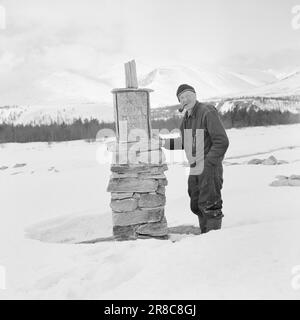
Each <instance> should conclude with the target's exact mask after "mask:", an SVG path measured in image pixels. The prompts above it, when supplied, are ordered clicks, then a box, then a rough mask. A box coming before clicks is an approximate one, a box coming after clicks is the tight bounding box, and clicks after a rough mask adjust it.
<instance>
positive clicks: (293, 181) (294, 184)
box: [289, 178, 300, 187]
mask: <svg viewBox="0 0 300 320" xmlns="http://www.w3.org/2000/svg"><path fill="white" fill-rule="evenodd" d="M289 186H292V187H300V180H299V179H291V178H290V179H289Z"/></svg>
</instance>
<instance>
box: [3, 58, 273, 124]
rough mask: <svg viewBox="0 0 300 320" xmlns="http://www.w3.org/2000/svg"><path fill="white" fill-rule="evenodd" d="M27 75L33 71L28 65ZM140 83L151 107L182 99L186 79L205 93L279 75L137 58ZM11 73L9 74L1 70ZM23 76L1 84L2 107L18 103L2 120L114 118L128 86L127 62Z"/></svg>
mask: <svg viewBox="0 0 300 320" xmlns="http://www.w3.org/2000/svg"><path fill="white" fill-rule="evenodd" d="M22 72H24V73H25V74H31V72H28V70H23V71H22ZM137 75H138V80H139V86H140V87H146V88H150V89H153V90H154V92H153V93H151V107H152V108H158V107H165V106H168V105H172V104H177V103H178V101H177V98H176V94H175V93H176V89H174V88H177V87H178V86H179V85H180V84H182V83H189V84H192V85H193V86H194V87H195V89H196V91H197V93H198V96H199V98H201V99H208V98H211V97H215V96H224V95H232V94H237V93H239V92H242V91H243V92H244V91H246V92H248V91H249V90H253V89H255V88H257V87H260V86H263V85H266V84H268V83H270V82H273V81H275V80H276V77H275V76H274V75H272V74H270V73H268V72H265V71H260V70H256V69H249V68H248V69H247V68H231V69H229V68H225V67H213V66H207V67H204V66H201V67H194V66H187V65H185V66H182V65H166V66H158V67H156V68H154V67H153V66H149V65H146V64H144V63H143V62H141V61H137ZM1 78H3V79H4V78H5V73H3V74H2V73H0V80H1ZM19 82H20V80H19V79H13V80H12V79H11V80H10V81H9V82H5V81H4V80H3V83H4V85H2V86H1V88H0V94H1V102H0V107H1V106H2V107H3V106H16V105H18V106H19V107H18V108H9V109H5V110H3V109H1V108H0V123H1V122H4V121H5V122H13V123H17V124H19V123H21V124H27V123H30V122H36V123H49V122H51V121H58V122H60V121H62V120H64V121H65V122H71V121H72V120H73V119H74V118H79V117H80V118H82V119H85V118H97V119H99V120H112V115H113V112H112V109H113V97H112V94H111V89H112V88H122V87H124V86H125V76H124V65H123V64H118V65H115V66H113V67H111V68H108V71H106V72H103V73H101V74H99V75H98V74H93V75H91V74H85V73H84V72H78V71H74V70H69V69H68V70H60V71H56V72H53V71H52V70H47V71H45V70H44V71H43V72H42V71H40V72H38V74H37V75H36V76H35V78H34V79H32V81H29V82H27V83H26V84H25V85H24V82H22V83H19Z"/></svg>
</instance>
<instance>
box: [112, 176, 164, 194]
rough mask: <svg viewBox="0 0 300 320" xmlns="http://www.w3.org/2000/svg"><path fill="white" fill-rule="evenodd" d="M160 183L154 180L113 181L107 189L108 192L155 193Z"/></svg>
mask: <svg viewBox="0 0 300 320" xmlns="http://www.w3.org/2000/svg"><path fill="white" fill-rule="evenodd" d="M157 187H158V182H157V181H155V180H154V179H146V180H143V179H135V178H125V179H111V180H110V181H109V185H108V187H107V191H108V192H154V191H155V190H156V189H157Z"/></svg>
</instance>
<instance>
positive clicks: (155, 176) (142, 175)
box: [139, 173, 166, 179]
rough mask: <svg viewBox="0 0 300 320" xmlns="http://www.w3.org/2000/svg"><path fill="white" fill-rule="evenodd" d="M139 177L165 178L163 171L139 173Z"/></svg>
mask: <svg viewBox="0 0 300 320" xmlns="http://www.w3.org/2000/svg"><path fill="white" fill-rule="evenodd" d="M139 177H141V178H143V179H166V176H165V175H164V174H163V173H158V174H153V173H140V174H139Z"/></svg>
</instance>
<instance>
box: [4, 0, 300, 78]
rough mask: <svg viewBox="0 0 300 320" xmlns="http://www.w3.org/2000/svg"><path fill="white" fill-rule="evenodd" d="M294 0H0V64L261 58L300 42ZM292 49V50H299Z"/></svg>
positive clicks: (97, 66) (80, 65)
mask: <svg viewBox="0 0 300 320" xmlns="http://www.w3.org/2000/svg"><path fill="white" fill-rule="evenodd" d="M297 4H299V5H300V0H251V1H249V0H247V1H245V0H226V1H224V0H209V1H203V0H185V1H178V0H147V1H143V0H59V1H58V0H26V1H25V0H0V6H2V7H3V8H5V12H6V28H5V29H2V30H0V67H1V69H2V70H4V69H5V68H6V69H7V68H10V67H13V66H16V65H18V64H20V63H24V62H27V63H28V62H29V63H32V64H37V65H39V64H41V65H47V67H49V68H51V67H52V68H60V67H70V68H77V69H79V70H81V69H91V68H93V69H94V70H97V71H99V72H101V71H103V70H105V69H107V68H108V67H109V66H111V65H113V64H117V63H121V62H124V60H129V59H132V58H136V59H140V60H142V61H145V62H148V63H150V64H153V65H163V64H166V63H181V64H182V63H183V64H184V63H187V64H190V65H201V64H202V63H216V62H217V63H218V62H222V61H226V62H228V61H229V62H230V61H236V59H242V60H244V59H248V60H251V59H252V57H259V58H261V59H262V58H264V57H268V56H269V55H270V54H278V53H279V54H280V52H284V50H285V51H287V50H289V51H291V50H296V51H297V50H298V49H299V47H300V30H295V29H293V28H292V24H291V21H292V18H293V14H292V12H291V11H292V8H293V7H294V6H295V5H297ZM297 52H298V51H297ZM1 69H0V72H1Z"/></svg>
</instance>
